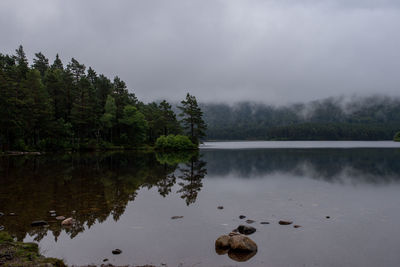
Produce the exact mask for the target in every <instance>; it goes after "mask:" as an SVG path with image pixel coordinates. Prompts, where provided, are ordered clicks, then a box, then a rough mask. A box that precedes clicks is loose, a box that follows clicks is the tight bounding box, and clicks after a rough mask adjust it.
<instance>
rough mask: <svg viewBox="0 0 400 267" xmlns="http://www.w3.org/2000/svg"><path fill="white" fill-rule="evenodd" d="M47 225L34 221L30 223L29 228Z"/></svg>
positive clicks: (43, 222)
mask: <svg viewBox="0 0 400 267" xmlns="http://www.w3.org/2000/svg"><path fill="white" fill-rule="evenodd" d="M45 225H48V223H47V222H46V221H34V222H32V223H31V226H45Z"/></svg>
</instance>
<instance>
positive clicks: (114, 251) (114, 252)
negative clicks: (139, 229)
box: [112, 248, 122, 255]
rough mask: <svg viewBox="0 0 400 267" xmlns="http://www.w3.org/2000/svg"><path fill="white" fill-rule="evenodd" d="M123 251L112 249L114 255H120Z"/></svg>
mask: <svg viewBox="0 0 400 267" xmlns="http://www.w3.org/2000/svg"><path fill="white" fill-rule="evenodd" d="M121 253H122V250H120V249H118V248H117V249H114V250H113V251H112V254H114V255H118V254H121Z"/></svg>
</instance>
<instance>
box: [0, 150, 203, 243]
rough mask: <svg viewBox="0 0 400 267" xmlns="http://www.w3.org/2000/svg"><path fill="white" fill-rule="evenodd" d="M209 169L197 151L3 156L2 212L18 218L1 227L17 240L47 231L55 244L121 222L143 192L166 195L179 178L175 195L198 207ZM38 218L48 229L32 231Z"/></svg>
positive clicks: (4, 220)
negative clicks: (70, 220) (69, 222)
mask: <svg viewBox="0 0 400 267" xmlns="http://www.w3.org/2000/svg"><path fill="white" fill-rule="evenodd" d="M205 165H206V164H205V162H203V161H201V160H200V159H199V155H198V153H197V152H194V153H193V152H191V153H180V154H154V153H133V152H132V153H100V154H67V155H59V156H55V155H51V156H30V157H29V156H20V157H0V177H1V179H0V209H1V210H0V212H3V213H4V214H6V215H7V214H9V213H16V214H17V216H3V217H2V218H1V219H0V220H1V221H0V224H1V225H4V226H5V228H6V231H8V232H9V233H10V234H12V235H13V236H15V237H17V239H18V240H23V239H24V238H25V236H26V235H27V234H29V235H31V236H34V239H35V240H36V241H40V240H41V239H42V238H43V237H45V236H46V235H47V233H48V232H49V231H51V232H52V234H53V235H54V237H55V239H56V240H57V238H58V236H59V235H60V234H61V232H62V231H63V230H64V231H65V232H66V233H67V234H68V235H69V236H70V237H71V238H74V237H75V236H77V235H78V234H79V233H81V232H83V231H84V230H85V229H87V228H90V227H91V226H93V225H94V224H96V223H102V222H104V221H105V220H107V219H108V218H109V217H111V218H112V219H113V220H114V221H117V220H119V218H120V217H121V215H122V214H123V213H124V212H125V208H126V206H127V204H128V202H129V201H133V200H134V199H135V197H136V195H137V193H138V190H139V189H141V188H148V189H151V188H153V187H155V188H157V190H158V192H159V193H160V195H161V196H163V197H165V196H167V195H168V194H170V193H171V192H172V188H173V186H174V185H175V184H176V183H177V180H178V185H180V186H181V187H182V188H181V189H179V190H178V192H177V193H182V198H183V199H185V201H186V203H187V204H190V203H194V202H195V201H196V197H197V193H198V192H199V191H200V190H201V187H202V182H201V179H203V178H204V176H205V174H206V173H207V171H206V169H205ZM176 177H178V178H176ZM180 180H182V182H179V181H180ZM50 210H55V211H56V212H57V215H63V216H67V217H68V216H72V217H74V219H76V225H75V226H74V227H71V228H65V229H63V228H61V226H60V222H59V221H57V220H56V219H55V218H54V217H51V216H50V213H49V211H50ZM35 220H46V221H48V222H49V227H48V228H43V227H39V228H33V227H31V226H30V224H31V222H32V221H35Z"/></svg>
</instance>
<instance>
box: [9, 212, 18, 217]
mask: <svg viewBox="0 0 400 267" xmlns="http://www.w3.org/2000/svg"><path fill="white" fill-rule="evenodd" d="M8 215H10V216H17V214H15V213H14V212H10V214H8Z"/></svg>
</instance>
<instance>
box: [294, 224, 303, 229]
mask: <svg viewBox="0 0 400 267" xmlns="http://www.w3.org/2000/svg"><path fill="white" fill-rule="evenodd" d="M293 227H294V228H300V227H301V225H298V224H295V225H293Z"/></svg>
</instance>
